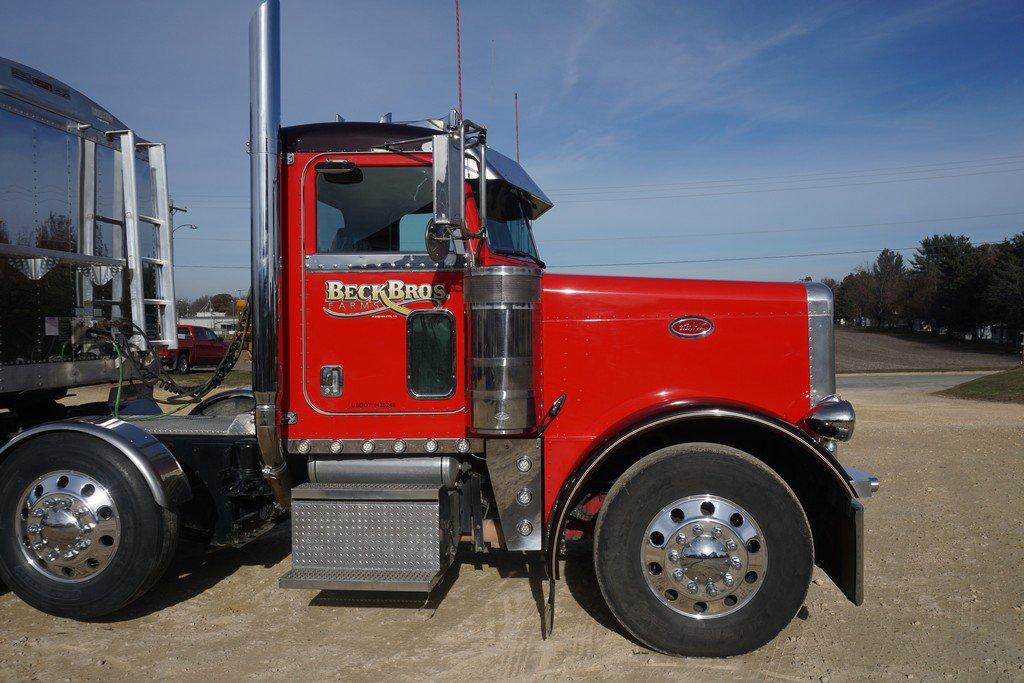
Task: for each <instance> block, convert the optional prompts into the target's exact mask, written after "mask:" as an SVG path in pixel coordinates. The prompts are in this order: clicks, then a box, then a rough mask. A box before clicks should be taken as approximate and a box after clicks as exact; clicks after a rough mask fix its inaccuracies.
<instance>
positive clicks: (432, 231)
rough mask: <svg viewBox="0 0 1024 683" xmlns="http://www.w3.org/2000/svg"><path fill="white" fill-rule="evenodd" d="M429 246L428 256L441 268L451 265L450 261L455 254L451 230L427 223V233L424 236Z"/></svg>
mask: <svg viewBox="0 0 1024 683" xmlns="http://www.w3.org/2000/svg"><path fill="white" fill-rule="evenodd" d="M423 238H424V241H425V242H426V244H427V256H429V257H430V260H431V261H433V262H434V263H436V264H438V265H439V266H447V265H451V264H450V263H449V260H450V259H451V256H452V255H453V254H454V253H455V240H454V238H452V233H451V230H449V229H447V228H445V227H442V226H438V224H437V222H436V221H434V220H430V221H428V222H427V231H426V234H425V235H424V236H423Z"/></svg>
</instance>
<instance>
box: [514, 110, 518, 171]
mask: <svg viewBox="0 0 1024 683" xmlns="http://www.w3.org/2000/svg"><path fill="white" fill-rule="evenodd" d="M514 95H515V102H516V163H517V164H518V163H519V93H514Z"/></svg>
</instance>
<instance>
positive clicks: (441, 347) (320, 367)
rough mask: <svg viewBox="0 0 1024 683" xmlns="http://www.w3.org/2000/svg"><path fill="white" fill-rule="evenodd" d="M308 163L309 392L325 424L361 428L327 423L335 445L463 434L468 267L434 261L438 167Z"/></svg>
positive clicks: (338, 158)
mask: <svg viewBox="0 0 1024 683" xmlns="http://www.w3.org/2000/svg"><path fill="white" fill-rule="evenodd" d="M304 162H305V167H304V168H303V170H302V176H301V183H302V186H301V193H300V194H301V197H302V206H301V214H302V215H301V223H302V230H301V239H302V245H301V249H302V256H303V258H302V261H303V266H302V283H301V286H302V292H301V297H302V306H301V315H302V319H301V321H300V326H301V330H302V376H303V387H302V388H303V394H304V399H305V401H306V403H307V404H308V406H310V407H311V408H312V409H313V410H314V411H315V412H316V413H318V414H319V415H324V416H331V417H337V418H346V417H348V418H353V419H351V420H345V419H339V420H334V421H332V422H330V423H318V424H329V433H330V435H331V436H333V437H336V438H340V437H348V438H352V437H359V438H365V437H372V436H410V437H415V436H429V435H437V436H441V435H442V434H441V433H440V432H439V431H438V428H439V427H440V426H442V425H446V426H448V427H449V428H450V430H451V431H455V430H456V429H457V428H458V429H461V428H462V425H464V416H463V415H461V413H462V412H463V411H464V409H465V399H464V392H463V389H462V387H463V386H464V383H465V380H464V368H463V362H462V357H463V349H464V346H465V342H464V339H465V324H464V315H463V299H462V269H461V264H456V265H455V266H454V267H452V268H439V267H438V266H437V265H436V264H435V263H434V262H433V261H431V260H430V259H429V258H428V257H427V255H426V253H425V246H424V244H425V242H424V233H425V230H426V225H427V222H428V221H429V220H430V218H431V217H432V215H433V207H432V185H431V180H432V170H431V166H430V165H429V157H427V158H423V155H419V157H413V156H409V155H391V154H355V155H339V154H313V155H310V158H308V159H306V160H304ZM366 418H379V419H374V420H373V421H372V422H371V423H368V422H367V419H366ZM438 420H441V421H440V422H438ZM368 424H372V427H368ZM303 431H305V430H303ZM318 431H322V430H318ZM371 432H372V433H371ZM322 435H324V434H321V436H322Z"/></svg>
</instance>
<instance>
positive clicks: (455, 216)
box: [433, 128, 466, 235]
mask: <svg viewBox="0 0 1024 683" xmlns="http://www.w3.org/2000/svg"><path fill="white" fill-rule="evenodd" d="M433 137H434V140H433V147H434V149H433V154H434V220H433V223H434V226H435V228H437V229H438V230H439V231H441V232H443V233H447V234H448V235H456V232H455V231H457V230H458V231H461V230H462V228H463V227H464V226H465V225H466V216H465V212H466V191H465V190H466V187H465V161H464V158H465V150H464V149H463V136H462V131H461V128H454V129H450V130H448V131H446V132H444V133H441V134H440V135H435V136H433Z"/></svg>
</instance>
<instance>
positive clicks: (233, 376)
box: [174, 370, 252, 391]
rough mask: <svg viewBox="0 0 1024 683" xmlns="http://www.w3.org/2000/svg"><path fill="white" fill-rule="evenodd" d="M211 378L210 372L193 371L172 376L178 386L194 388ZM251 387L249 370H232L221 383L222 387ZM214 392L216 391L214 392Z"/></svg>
mask: <svg viewBox="0 0 1024 683" xmlns="http://www.w3.org/2000/svg"><path fill="white" fill-rule="evenodd" d="M212 376H213V371H212V370H193V371H192V372H190V373H188V374H187V375H174V379H176V380H177V381H178V383H179V384H185V385H188V386H194V385H196V384H202V383H203V382H205V381H206V380H208V379H210V377H212ZM250 385H252V372H251V371H249V370H232V371H231V372H229V373H228V376H227V377H225V378H224V381H223V382H221V386H224V387H247V386H250ZM214 391H216V389H215V390H214Z"/></svg>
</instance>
